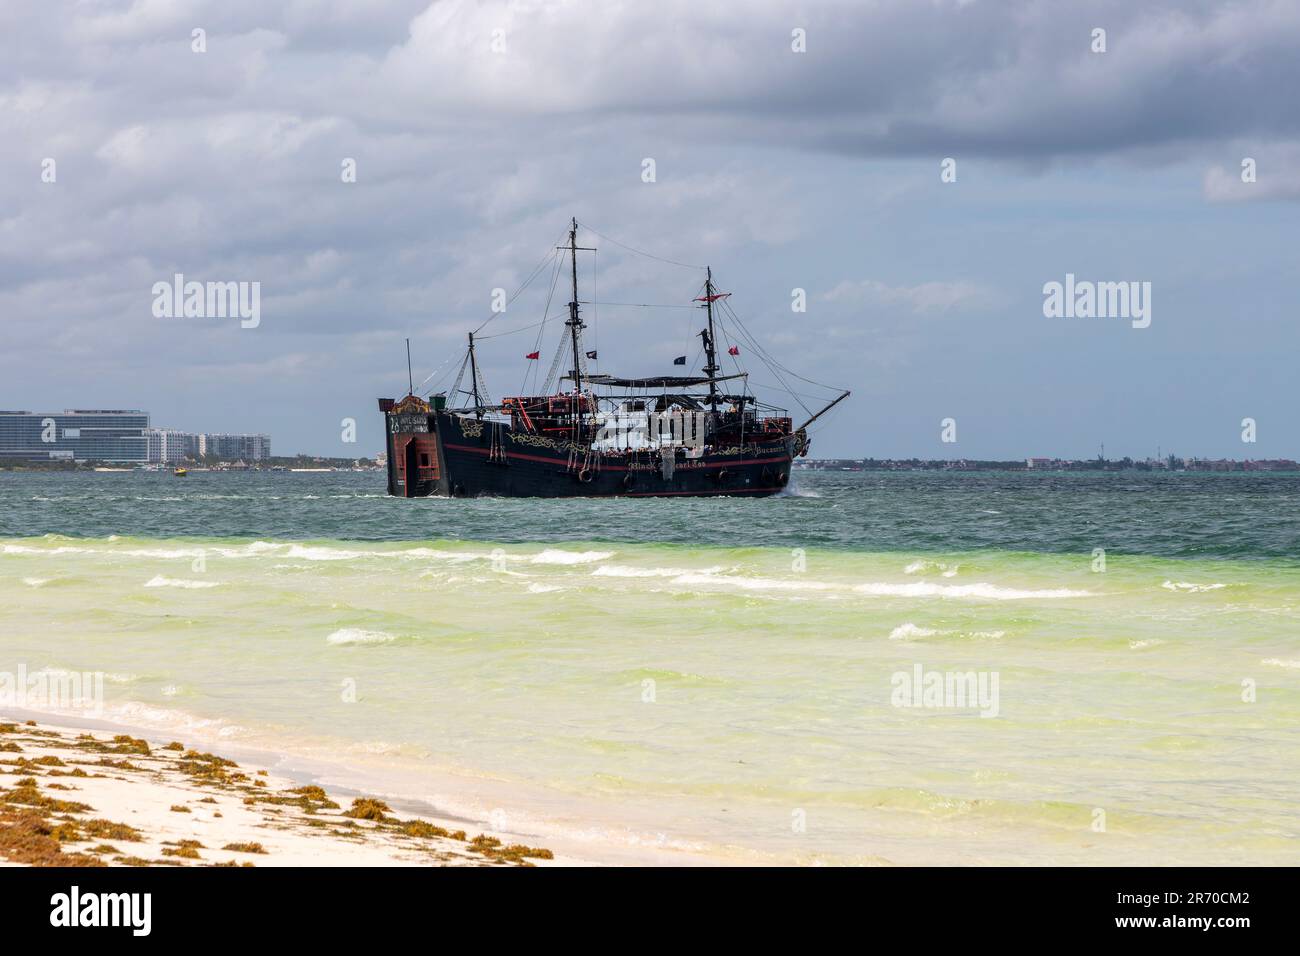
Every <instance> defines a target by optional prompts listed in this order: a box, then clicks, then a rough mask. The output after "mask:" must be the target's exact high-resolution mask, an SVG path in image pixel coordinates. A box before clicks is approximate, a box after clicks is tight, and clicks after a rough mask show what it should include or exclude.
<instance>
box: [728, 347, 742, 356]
mask: <svg viewBox="0 0 1300 956" xmlns="http://www.w3.org/2000/svg"><path fill="white" fill-rule="evenodd" d="M727 354H728V355H739V354H740V346H739V345H733V346H732V347H731V348H729V349H727Z"/></svg>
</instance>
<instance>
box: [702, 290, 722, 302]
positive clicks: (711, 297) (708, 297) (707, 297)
mask: <svg viewBox="0 0 1300 956" xmlns="http://www.w3.org/2000/svg"><path fill="white" fill-rule="evenodd" d="M729 295H731V293H730V292H715V293H714V294H713V295H702V296H700V297H699V298H698V299H696V300H695V301H696V302H717V301H718V300H719V299H725V298H726V297H727V296H729Z"/></svg>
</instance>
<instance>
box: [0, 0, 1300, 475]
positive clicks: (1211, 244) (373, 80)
mask: <svg viewBox="0 0 1300 956" xmlns="http://www.w3.org/2000/svg"><path fill="white" fill-rule="evenodd" d="M616 8H617V9H616ZM52 9H57V10H58V11H59V13H58V15H51V10H52ZM128 9H129V10H130V11H131V12H130V15H129V16H126V15H124V14H125V13H126V12H127V11H128ZM590 9H591V8H589V7H585V6H584V5H581V4H555V5H548V4H544V3H542V4H514V3H470V2H468V0H444V2H440V3H431V2H429V0H382V2H379V0H377V2H375V3H372V4H367V5H365V6H364V7H360V6H358V7H356V8H349V7H347V6H346V5H335V4H326V3H313V2H310V0H308V2H306V3H304V4H290V5H284V6H276V5H267V4H262V3H254V2H252V0H225V2H221V3H218V2H216V0H195V2H194V3H190V4H183V5H167V4H156V5H143V4H136V5H129V4H127V3H125V2H105V3H102V4H93V5H90V4H71V3H58V2H56V3H55V4H54V6H53V7H51V6H50V4H49V3H47V2H43V3H40V4H37V3H35V2H34V0H16V2H12V3H9V4H6V5H5V6H4V8H3V10H0V26H3V27H4V29H0V51H3V56H0V103H3V104H4V105H3V108H0V135H2V136H3V138H4V140H5V142H6V144H7V146H8V147H9V148H8V149H7V151H6V155H5V157H4V159H3V160H0V205H3V208H4V209H5V210H6V211H5V213H4V216H3V218H0V263H3V264H2V265H0V314H3V315H4V319H3V321H4V325H5V336H6V347H5V349H4V350H3V351H2V352H0V381H2V382H3V383H4V385H3V392H4V394H3V395H0V404H2V405H13V404H18V405H19V406H20V407H30V406H41V407H60V408H61V407H64V405H65V404H66V396H67V395H68V394H69V393H70V392H75V394H77V395H78V396H80V399H79V400H80V401H83V402H85V403H87V404H91V405H95V406H105V407H110V408H111V407H122V406H142V407H145V408H165V409H167V415H166V417H167V420H168V424H173V423H176V422H187V421H189V422H194V421H202V422H204V423H205V427H206V428H210V429H213V430H216V431H223V432H230V433H246V432H267V433H270V434H274V435H275V436H276V441H277V444H278V445H279V446H280V447H284V448H292V449H294V450H301V451H303V452H307V453H313V454H319V455H331V456H348V455H365V456H367V457H369V456H373V455H375V454H377V453H378V452H379V451H381V450H382V448H383V431H382V429H383V419H382V416H381V415H380V414H379V413H378V411H377V409H376V406H375V399H376V398H377V397H381V396H389V397H397V396H400V395H401V394H403V393H404V391H405V386H406V382H407V368H406V356H405V352H404V347H403V340H404V339H405V338H406V337H408V336H409V337H410V338H411V345H412V353H413V360H414V366H415V375H414V377H415V381H416V382H419V381H421V379H423V378H424V377H425V376H426V375H428V374H430V373H431V372H434V371H435V370H437V369H438V368H440V367H444V366H445V365H446V364H447V363H451V364H453V365H454V363H455V362H456V361H458V359H459V355H460V352H461V350H462V348H463V346H464V342H465V334H466V332H467V331H469V330H472V329H474V328H476V327H477V326H478V325H479V324H480V323H481V322H482V321H483V320H484V319H486V318H487V317H488V316H489V315H491V314H492V307H493V304H494V299H496V298H497V295H498V292H499V291H500V290H504V291H505V293H506V294H507V295H508V294H509V293H510V292H512V291H513V290H514V289H516V288H517V287H518V286H519V285H520V284H521V283H522V282H523V280H524V279H525V278H526V277H527V275H528V274H529V271H530V270H531V269H532V268H533V266H534V264H535V263H536V262H537V261H538V259H539V257H541V256H542V255H543V253H545V251H546V250H547V249H548V247H549V246H551V245H553V243H554V240H555V239H556V237H557V236H558V235H559V234H560V233H561V231H562V229H563V227H564V225H565V224H566V223H567V221H568V219H569V217H570V216H577V218H578V219H579V220H580V221H581V222H584V223H587V222H589V223H591V224H593V225H594V226H595V228H596V229H598V230H600V232H601V233H602V234H603V236H602V235H594V234H590V233H587V232H584V233H583V234H582V235H581V238H582V239H583V244H584V245H587V246H595V247H597V248H598V249H599V251H598V252H597V253H594V254H590V253H589V254H585V255H584V257H583V259H582V260H581V261H580V267H581V270H582V277H581V281H582V290H583V293H582V295H583V297H584V298H586V299H589V300H591V301H592V302H594V303H605V304H603V305H594V304H593V305H590V306H584V310H585V311H584V317H585V318H586V320H587V321H588V322H589V324H590V329H589V333H588V336H589V337H588V342H589V347H590V348H592V349H593V350H598V352H599V356H600V360H599V370H600V371H604V372H614V373H618V374H625V375H650V374H664V373H671V372H672V371H673V365H672V360H673V358H674V357H676V356H678V355H681V354H682V353H683V352H689V354H691V355H694V354H695V352H696V351H697V348H696V347H697V346H698V340H697V339H696V338H695V335H696V333H697V332H698V330H699V316H698V315H697V314H696V313H694V312H692V311H690V310H689V309H687V308H685V306H689V305H690V304H691V300H692V298H693V297H694V296H695V295H696V294H697V286H698V284H699V282H700V281H701V277H702V272H700V270H699V269H697V268H689V267H687V268H683V267H682V266H680V265H674V264H672V263H670V262H665V261H661V260H672V262H673V263H688V264H691V265H704V264H709V265H711V266H712V267H713V270H714V277H715V280H716V281H717V282H718V284H719V285H718V287H719V288H720V289H721V290H723V291H726V292H730V293H731V298H730V299H729V300H728V302H729V304H730V305H731V306H732V307H734V308H735V309H736V311H737V313H738V314H739V315H741V316H742V317H743V318H744V320H745V322H746V324H747V325H748V327H749V328H750V330H751V331H753V333H754V334H755V336H756V337H757V338H758V339H759V340H761V342H762V343H763V345H764V346H765V347H766V349H767V350H768V351H769V352H770V353H772V355H774V356H776V357H777V358H778V359H779V360H780V362H781V364H782V365H783V366H785V367H787V368H788V369H791V370H794V371H796V372H798V373H799V374H801V375H804V376H806V377H807V378H810V379H813V380H815V381H818V382H825V383H827V384H828V385H832V386H836V387H843V388H849V389H852V390H853V396H852V398H850V399H849V400H848V401H847V402H845V403H843V405H842V406H841V407H838V408H836V409H835V410H834V411H833V412H832V413H831V414H829V415H828V416H826V418H825V419H824V420H823V421H822V422H819V423H818V424H817V425H816V426H815V428H814V445H813V454H815V455H833V456H844V457H850V456H864V455H870V456H876V457H889V456H894V457H903V456H907V457H912V456H915V457H945V456H959V457H960V456H964V457H969V458H987V459H997V458H1005V459H1012V458H1018V457H1024V456H1027V455H1029V456H1035V455H1046V456H1060V457H1077V456H1081V455H1085V454H1091V453H1092V450H1093V449H1096V448H1098V447H1099V446H1100V444H1101V443H1103V442H1104V443H1105V445H1106V448H1107V454H1108V455H1111V456H1116V457H1123V456H1125V455H1128V456H1130V457H1135V458H1136V457H1145V456H1147V455H1150V454H1152V453H1153V452H1154V451H1155V449H1156V448H1157V446H1159V447H1161V448H1162V449H1164V450H1165V451H1166V452H1167V451H1170V450H1173V451H1177V452H1178V453H1179V454H1181V455H1183V456H1192V455H1195V456H1200V457H1258V458H1270V457H1294V456H1296V455H1300V416H1297V415H1296V414H1295V385H1294V383H1295V372H1294V355H1295V352H1296V345H1297V333H1296V330H1295V326H1294V322H1293V317H1292V315H1291V301H1292V297H1293V292H1292V288H1293V285H1294V282H1293V275H1294V262H1293V258H1294V257H1293V253H1292V251H1291V250H1292V246H1293V243H1294V233H1295V212H1296V209H1297V206H1296V202H1295V200H1297V199H1300V133H1298V132H1297V130H1300V104H1298V103H1297V101H1296V99H1295V97H1292V96H1289V95H1287V94H1286V93H1285V90H1286V89H1289V88H1294V87H1296V86H1300V59H1297V58H1296V57H1295V55H1294V51H1295V49H1297V48H1298V47H1300V8H1297V7H1295V6H1294V5H1284V4H1277V3H1270V2H1266V0H1251V2H1244V3H1235V4H1229V3H1227V2H1219V0H1188V2H1175V0H1153V2H1150V3H1143V4H1132V3H1126V2H1120V0H1099V2H1096V3H1090V4H1087V5H1077V6H1072V5H1065V6H1061V5H1041V4H1030V3H1025V4H1016V3H1011V4H988V3H971V2H962V0H951V2H948V0H936V2H933V3H908V2H903V0H885V2H882V3H879V4H873V5H871V6H870V7H862V6H860V5H855V4H850V3H838V2H831V3H827V4H818V5H816V6H815V7H813V8H810V9H801V8H797V7H790V6H788V5H786V4H783V3H777V2H770V3H755V4H752V5H747V7H746V10H745V15H744V16H743V17H742V16H735V17H719V16H718V15H717V14H716V13H714V12H710V11H709V10H707V9H705V8H703V7H701V6H699V5H697V4H692V3H687V2H685V0H668V2H666V3H662V4H657V5H653V8H650V7H646V6H644V5H638V4H631V3H615V2H611V3H609V4H602V5H601V6H600V10H601V11H602V13H601V15H599V16H595V15H591V13H590ZM196 29H200V30H201V32H202V34H203V43H202V44H198V43H197V41H196V40H195V38H194V31H195V30H196ZM1098 29H1102V30H1103V31H1104V42H1103V43H1102V44H1101V45H1100V48H1099V47H1098V41H1097V37H1096V31H1097V30H1098ZM200 46H201V49H200V48H199V47H200ZM574 49H581V50H582V51H583V55H582V58H581V63H580V64H578V63H575V62H574V60H573V56H572V51H573V50H574ZM1287 77H1290V79H1289V80H1288V79H1287ZM162 90H165V91H166V94H167V95H166V96H162V95H159V93H160V91H162ZM604 236H608V237H611V239H610V240H607V239H605V238H604ZM620 243H621V244H623V245H620ZM625 246H633V247H635V248H637V249H640V250H644V251H647V252H650V253H652V254H654V255H655V256H658V257H660V260H658V261H657V260H646V259H643V258H641V257H637V256H634V255H632V254H631V253H630V252H629V251H628V250H627V249H626V248H625ZM178 276H179V277H181V278H182V279H183V281H181V279H177V277H178ZM190 282H193V283H195V284H196V289H198V290H199V291H198V292H197V293H196V294H195V296H193V297H191V296H190V294H189V292H187V284H188V283H190ZM545 284H546V283H537V284H536V287H535V288H534V289H530V291H529V293H528V294H526V295H524V296H521V297H520V298H519V299H518V300H515V301H513V302H510V303H509V305H508V307H507V311H506V312H505V314H504V315H502V316H501V317H500V318H498V319H497V320H496V323H495V326H494V327H490V328H499V329H501V330H504V331H508V330H511V329H519V328H522V329H524V330H525V331H523V332H521V334H519V335H516V336H509V337H503V338H500V339H494V340H490V341H489V340H485V341H484V342H483V346H482V351H481V353H480V361H481V362H482V365H483V371H484V374H485V378H486V381H487V384H488V387H489V391H490V394H492V395H493V396H494V397H496V398H500V397H501V396H503V395H510V394H512V393H513V392H514V391H516V390H517V389H518V387H519V386H520V385H521V383H522V382H523V381H524V378H525V376H526V375H527V373H528V372H529V364H530V363H529V362H528V361H527V360H526V359H525V358H524V356H525V355H526V354H528V353H531V352H532V351H534V350H535V349H537V348H539V347H540V349H541V351H542V352H543V354H544V355H549V354H550V350H551V349H552V348H553V346H554V345H555V337H556V336H557V335H558V332H559V328H558V322H556V323H554V324H553V325H551V326H548V330H547V335H546V336H545V340H544V341H542V342H540V345H539V344H537V343H536V342H535V335H536V330H531V331H529V329H530V328H531V327H532V326H533V325H534V324H535V323H537V322H539V321H540V320H541V319H542V318H543V317H544V316H543V313H544V312H546V311H547V302H548V299H547V290H546V289H545V288H541V287H542V286H543V285H545ZM159 290H161V291H159ZM563 298H564V297H563V295H561V294H559V293H557V295H556V297H555V301H554V302H551V303H550V304H551V310H550V311H551V312H552V313H554V311H555V304H556V302H560V301H561V300H562V299H563ZM160 299H161V300H163V301H161V306H165V307H160ZM612 303H630V304H633V305H639V304H663V305H671V306H674V308H672V309H664V310H651V309H644V308H628V307H626V306H625V305H614V304H612ZM796 303H798V304H800V305H802V306H803V307H804V311H797V310H796ZM740 359H741V360H742V361H744V362H746V363H747V364H748V367H749V370H750V372H751V381H752V383H753V385H754V388H755V390H758V391H760V393H761V394H762V395H763V397H764V398H767V399H771V400H775V401H777V402H778V403H779V404H783V405H786V406H788V407H789V408H790V411H791V413H792V415H793V416H794V417H795V418H796V419H798V418H800V417H801V416H802V414H803V410H802V409H801V408H800V401H803V402H804V403H805V404H808V405H810V406H813V407H815V404H814V402H813V401H812V400H811V399H806V398H800V397H785V396H781V395H780V393H779V392H777V391H774V390H773V389H772V388H770V387H769V386H780V385H781V384H782V383H781V382H780V381H778V380H777V378H776V377H775V376H774V375H772V374H771V373H770V372H769V371H767V370H765V369H764V367H763V365H762V363H761V362H760V361H758V358H757V356H755V355H753V354H751V352H750V350H748V349H742V354H741V356H740ZM70 382H71V383H75V388H70V387H69V383H70ZM798 388H799V390H800V391H801V392H802V391H805V388H804V386H803V385H802V384H800V385H799V386H798ZM808 390H809V391H815V390H812V389H811V387H809V389H808ZM1246 419H1250V420H1252V421H1253V422H1254V423H1255V429H1254V438H1255V441H1254V442H1243V441H1242V434H1243V432H1244V426H1243V425H1242V422H1243V421H1244V420H1246ZM346 421H352V422H354V423H355V438H356V441H355V443H349V442H346V441H345V440H344V436H345V435H347V434H348V428H347V426H346V425H345V422H346ZM947 421H952V422H953V423H954V426H955V436H956V441H955V442H945V441H944V440H943V433H944V431H945V428H946V427H947V426H945V424H944V423H945V422H947Z"/></svg>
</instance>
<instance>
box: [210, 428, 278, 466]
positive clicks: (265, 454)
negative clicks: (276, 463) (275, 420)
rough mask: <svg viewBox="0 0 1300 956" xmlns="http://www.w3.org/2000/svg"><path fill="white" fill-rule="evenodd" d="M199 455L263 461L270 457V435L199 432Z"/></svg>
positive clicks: (222, 459)
mask: <svg viewBox="0 0 1300 956" xmlns="http://www.w3.org/2000/svg"><path fill="white" fill-rule="evenodd" d="M198 440H199V456H200V457H203V458H206V457H207V456H209V455H214V456H216V458H217V459H218V460H220V461H264V460H266V459H267V458H270V457H271V436H270V435H224V434H206V433H205V434H201V435H199V436H198Z"/></svg>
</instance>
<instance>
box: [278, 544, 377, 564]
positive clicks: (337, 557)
mask: <svg viewBox="0 0 1300 956" xmlns="http://www.w3.org/2000/svg"><path fill="white" fill-rule="evenodd" d="M365 555H366V552H364V551H350V550H347V549H346V548H321V547H311V546H307V545H301V544H292V545H290V546H289V550H288V552H287V553H286V554H285V557H287V558H301V559H302V560H304V561H348V560H351V559H353V558H362V557H365Z"/></svg>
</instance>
